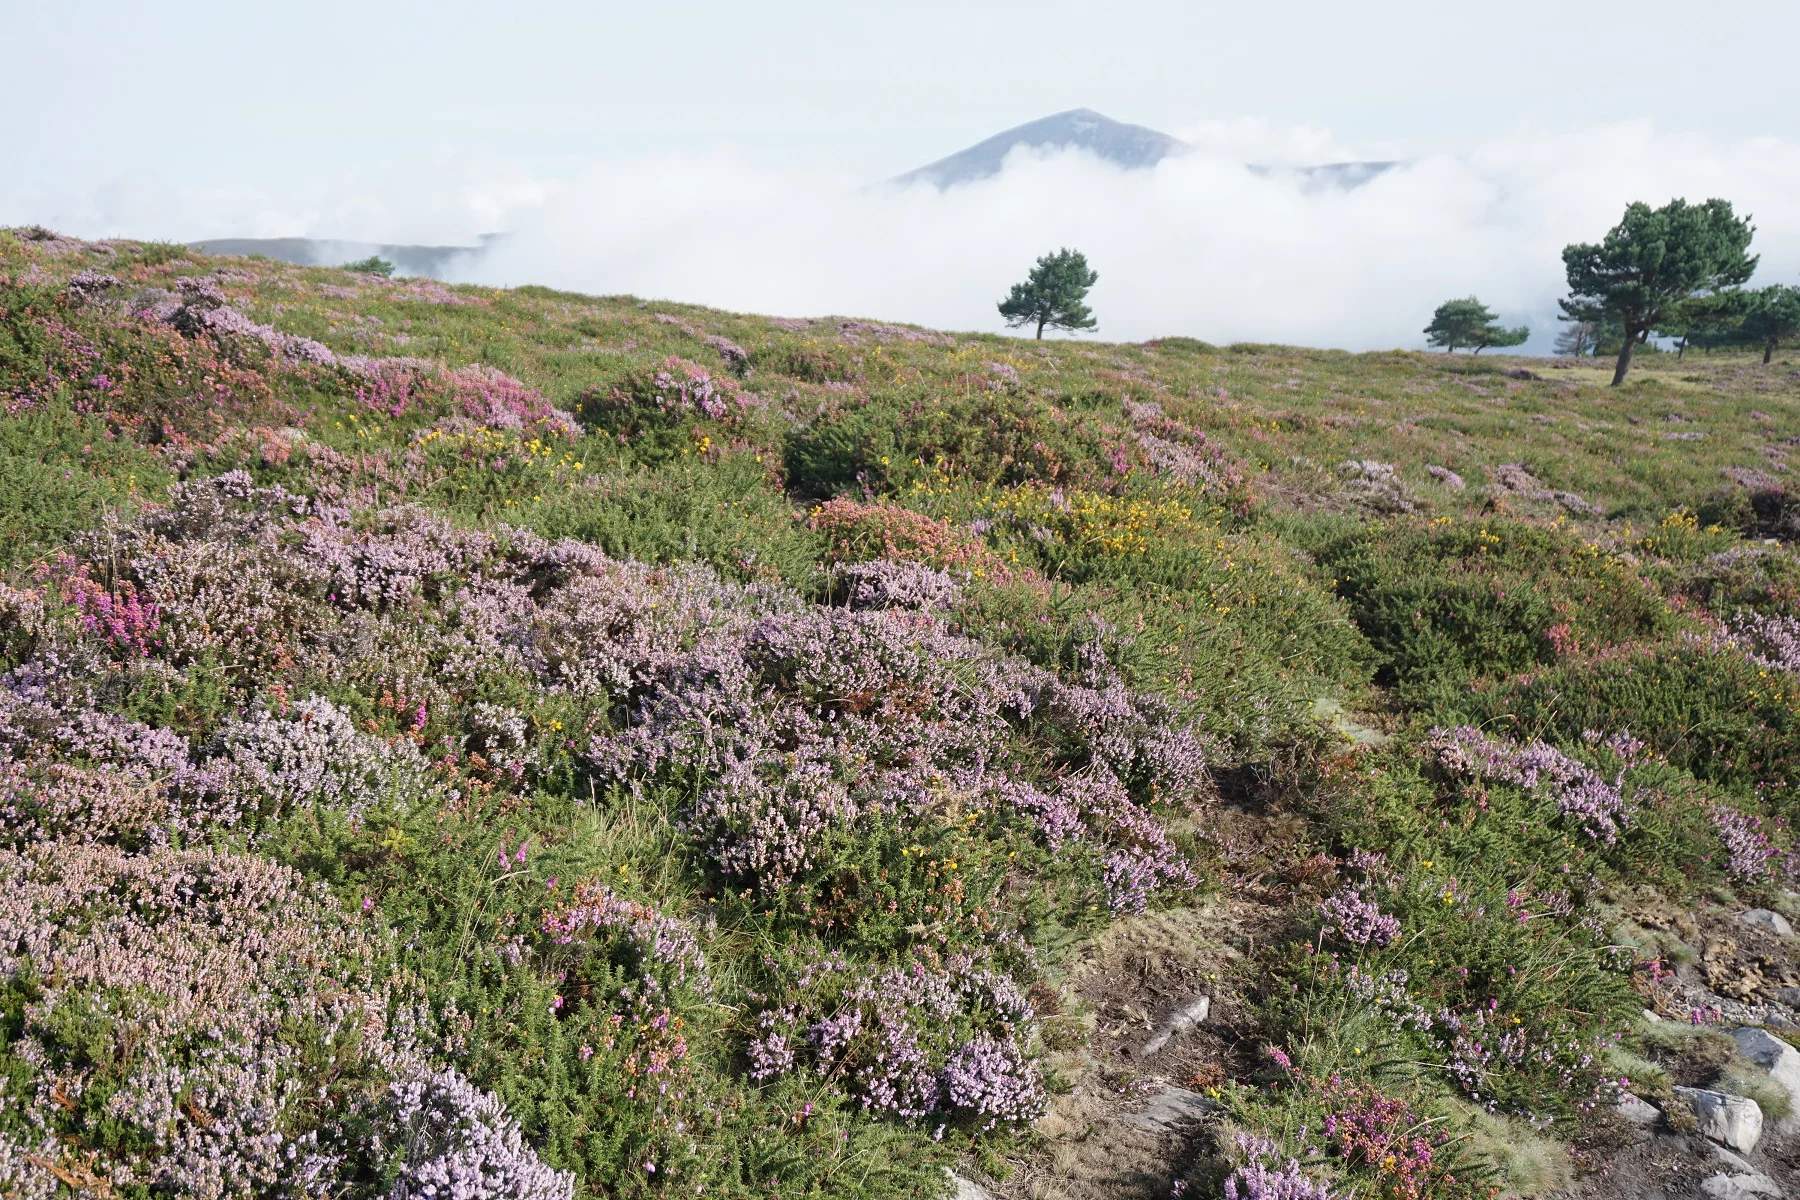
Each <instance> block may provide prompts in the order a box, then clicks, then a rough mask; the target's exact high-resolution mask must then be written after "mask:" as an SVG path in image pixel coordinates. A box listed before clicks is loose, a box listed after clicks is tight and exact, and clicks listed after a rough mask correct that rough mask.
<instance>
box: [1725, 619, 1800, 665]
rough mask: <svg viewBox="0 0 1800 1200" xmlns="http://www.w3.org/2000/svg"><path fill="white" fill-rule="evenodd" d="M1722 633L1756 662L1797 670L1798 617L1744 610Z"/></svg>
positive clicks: (1799, 646)
mask: <svg viewBox="0 0 1800 1200" xmlns="http://www.w3.org/2000/svg"><path fill="white" fill-rule="evenodd" d="M1725 636H1726V640H1727V641H1729V642H1730V643H1731V644H1732V645H1734V646H1737V647H1738V648H1739V649H1741V650H1742V651H1743V652H1744V654H1745V656H1746V657H1747V658H1749V659H1750V661H1751V662H1754V663H1756V664H1757V665H1759V666H1763V667H1767V668H1768V669H1769V670H1771V671H1797V672H1800V617H1790V616H1769V615H1765V614H1763V613H1745V614H1744V615H1742V616H1740V617H1738V618H1737V619H1735V620H1734V621H1732V623H1731V629H1730V631H1729V632H1728V633H1727V634H1726V635H1725Z"/></svg>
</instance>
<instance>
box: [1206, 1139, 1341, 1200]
mask: <svg viewBox="0 0 1800 1200" xmlns="http://www.w3.org/2000/svg"><path fill="white" fill-rule="evenodd" d="M1236 1151H1237V1153H1236V1157H1237V1158H1238V1159H1239V1160H1240V1162H1239V1165H1238V1166H1236V1167H1234V1168H1233V1169H1232V1172H1231V1174H1229V1175H1227V1176H1226V1177H1225V1200H1334V1196H1333V1193H1332V1191H1331V1189H1330V1188H1328V1187H1326V1186H1325V1185H1324V1184H1322V1183H1315V1182H1313V1181H1312V1180H1311V1179H1308V1178H1307V1177H1306V1173H1305V1172H1304V1171H1302V1170H1301V1169H1300V1162H1299V1160H1298V1159H1293V1158H1290V1159H1288V1160H1287V1161H1286V1162H1285V1163H1283V1162H1282V1161H1281V1152H1280V1148H1279V1147H1277V1146H1276V1145H1275V1143H1274V1142H1272V1141H1270V1140H1269V1139H1267V1138H1260V1137H1256V1136H1255V1135H1253V1134H1246V1133H1240V1134H1238V1135H1237V1138H1236Z"/></svg>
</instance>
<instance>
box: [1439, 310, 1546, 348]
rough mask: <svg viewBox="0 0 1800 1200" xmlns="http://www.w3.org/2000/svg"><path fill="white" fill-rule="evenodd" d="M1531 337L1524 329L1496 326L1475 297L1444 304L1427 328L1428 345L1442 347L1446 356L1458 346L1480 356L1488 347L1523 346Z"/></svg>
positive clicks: (1492, 316)
mask: <svg viewBox="0 0 1800 1200" xmlns="http://www.w3.org/2000/svg"><path fill="white" fill-rule="evenodd" d="M1530 336H1531V330H1530V329H1529V328H1528V327H1526V326H1524V325H1521V326H1519V327H1518V328H1517V329H1507V328H1506V327H1505V326H1503V325H1497V324H1495V323H1494V314H1493V313H1492V312H1491V311H1489V310H1488V306H1487V305H1485V304H1483V303H1482V302H1481V301H1479V300H1477V299H1476V298H1475V297H1473V296H1470V297H1468V298H1467V299H1465V300H1446V301H1444V302H1443V303H1442V304H1440V305H1438V307H1437V311H1436V312H1435V313H1433V314H1431V324H1429V325H1427V326H1426V327H1425V341H1426V343H1427V344H1428V345H1432V346H1442V347H1443V348H1444V353H1446V354H1451V353H1454V352H1455V350H1456V348H1457V347H1458V346H1468V347H1470V348H1471V349H1472V350H1473V351H1474V352H1475V353H1476V354H1480V353H1481V352H1482V351H1483V350H1485V349H1486V348H1487V347H1489V346H1517V345H1520V344H1521V343H1523V342H1524V341H1525V339H1526V338H1528V337H1530Z"/></svg>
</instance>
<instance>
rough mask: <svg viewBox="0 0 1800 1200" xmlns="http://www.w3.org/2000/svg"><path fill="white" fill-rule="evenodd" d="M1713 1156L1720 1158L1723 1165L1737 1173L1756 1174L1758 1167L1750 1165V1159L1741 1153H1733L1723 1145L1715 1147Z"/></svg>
mask: <svg viewBox="0 0 1800 1200" xmlns="http://www.w3.org/2000/svg"><path fill="white" fill-rule="evenodd" d="M1713 1157H1714V1158H1716V1159H1718V1160H1719V1164H1720V1165H1721V1166H1723V1167H1725V1168H1726V1169H1727V1170H1729V1171H1732V1172H1733V1173H1735V1174H1740V1175H1754V1174H1756V1168H1755V1167H1753V1166H1751V1165H1750V1160H1749V1159H1747V1158H1745V1157H1743V1156H1742V1155H1739V1154H1733V1153H1732V1152H1731V1151H1729V1150H1727V1149H1726V1148H1725V1147H1723V1146H1714V1147H1713Z"/></svg>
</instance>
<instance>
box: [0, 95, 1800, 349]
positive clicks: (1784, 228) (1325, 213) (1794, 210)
mask: <svg viewBox="0 0 1800 1200" xmlns="http://www.w3.org/2000/svg"><path fill="white" fill-rule="evenodd" d="M1180 132H1181V134H1182V136H1183V137H1184V138H1186V139H1187V140H1189V141H1190V142H1192V143H1193V144H1194V145H1196V147H1197V148H1198V149H1197V150H1196V152H1195V153H1193V154H1189V155H1184V156H1181V157H1178V158H1171V159H1167V160H1164V161H1163V162H1162V163H1161V164H1159V165H1158V166H1157V167H1156V168H1154V169H1151V170H1142V171H1121V170H1119V169H1117V168H1114V167H1111V166H1109V165H1107V164H1104V163H1101V162H1099V161H1097V160H1095V159H1093V158H1091V157H1089V156H1086V155H1082V154H1079V153H1061V154H1050V155H1039V154H1031V153H1015V155H1014V156H1013V158H1011V159H1010V160H1009V162H1008V165H1007V169H1006V170H1005V171H1004V172H1003V173H1002V174H1001V175H999V176H997V177H995V178H992V179H989V180H985V181H982V182H978V183H974V184H968V185H964V186H961V187H957V188H953V189H951V190H949V191H946V192H938V191H937V190H935V189H933V188H931V187H929V186H916V187H911V188H895V187H891V186H880V185H878V186H874V187H870V186H866V180H864V179H860V178H851V177H848V176H847V175H845V174H843V173H838V172H832V171H807V170H795V169H778V168H772V167H768V166H766V165H759V164H758V163H756V162H753V161H750V160H748V159H746V158H745V157H744V156H742V155H741V154H734V153H730V152H720V153H717V154H711V155H684V156H664V157H644V158H634V159H614V160H606V161H601V162H596V163H595V164H593V165H592V166H591V167H590V168H589V169H587V170H586V171H584V172H582V173H580V174H578V175H575V176H572V177H564V178H560V179H546V178H534V177H531V176H529V175H528V174H527V173H524V172H522V171H520V170H518V169H516V168H507V167H506V166H505V165H504V164H499V163H492V162H489V163H479V164H475V163H457V162H442V161H440V162H436V163H432V164H423V165H422V166H421V167H420V168H413V167H408V166H404V165H396V166H395V167H394V168H393V169H392V170H391V171H390V172H389V173H388V174H387V175H386V176H385V177H382V178H369V177H349V176H343V177H338V178H335V179H331V178H326V179H321V178H318V177H311V178H309V179H308V180H307V181H306V183H305V185H304V188H303V189H294V188H289V189H285V190H284V189H279V188H277V189H265V191H263V192H261V193H258V192H255V191H252V190H248V189H235V190H234V189H221V188H213V189H199V188H193V187H187V188H172V187H166V186H164V187H158V186H155V185H154V181H150V182H149V183H146V184H143V185H142V186H123V185H120V184H116V183H115V184H114V185H111V186H109V187H106V188H95V189H91V190H89V191H88V192H86V193H83V195H82V196H81V197H79V198H78V199H76V200H71V199H68V198H66V197H65V198H63V199H61V200H55V201H54V202H52V198H48V197H38V198H30V197H25V196H23V195H21V194H17V193H15V194H14V195H11V196H8V195H5V194H4V189H0V221H4V220H42V221H44V222H45V223H47V224H59V223H60V226H61V227H62V228H64V229H65V230H66V231H68V232H72V233H87V234H102V233H105V234H114V233H117V234H127V235H130V236H140V237H148V236H158V235H159V234H160V235H161V236H182V237H200V236H209V235H210V236H224V235H227V234H240V235H261V236H275V235H288V236H298V235H312V236H321V237H335V238H342V239H345V240H352V239H354V240H367V241H382V242H415V241H416V242H435V243H443V242H447V241H460V242H465V243H466V242H472V241H473V240H474V238H475V236H476V235H478V234H481V233H486V232H492V231H495V230H505V231H507V232H508V236H507V237H506V238H504V239H503V240H502V241H501V242H500V243H499V244H498V245H496V246H495V247H493V248H492V249H490V250H489V251H488V252H487V253H486V254H484V255H482V256H479V257H474V258H471V259H469V260H465V261H464V262H463V264H462V266H461V267H460V271H461V274H460V276H459V277H460V278H463V279H466V280H468V281H471V282H482V283H494V284H523V283H540V284H547V285H550V286H554V287H560V288H566V289H570V290H576V291H585V292H594V293H605V294H616V293H625V292H629V293H634V294H637V295H640V296H646V297H654V298H658V299H668V300H680V301H687V302H692V303H700V304H708V305H713V306H717V307H722V308H729V309H736V310H741V311H750V312H761V313H769V314H780V315H787V316H819V315H825V314H841V315H852V316H863V317H873V318H881V319H885V320H903V321H911V322H917V323H920V324H924V325H930V326H935V327H939V328H949V329H975V330H998V329H1001V328H1003V326H1002V324H1001V322H1000V319H999V316H998V314H997V313H996V312H995V310H994V305H995V302H996V301H997V300H998V299H999V298H1000V297H1001V296H1002V295H1004V294H1005V292H1006V289H1007V288H1008V286H1009V285H1010V284H1012V283H1013V282H1014V281H1016V280H1018V279H1020V278H1022V277H1023V276H1024V274H1025V272H1026V271H1027V270H1028V269H1029V267H1030V266H1031V263H1032V262H1033V260H1034V259H1035V258H1036V257H1037V256H1038V255H1040V254H1043V253H1045V252H1047V251H1051V250H1055V249H1057V248H1058V247H1061V246H1073V247H1076V248H1079V249H1081V250H1082V251H1084V252H1085V253H1086V254H1087V255H1088V258H1089V260H1090V262H1091V263H1092V264H1093V266H1094V267H1095V269H1096V270H1098V271H1099V273H1100V281H1099V283H1098V284H1097V285H1096V287H1095V288H1094V291H1093V294H1092V296H1091V298H1090V299H1091V303H1092V305H1093V307H1094V310H1095V312H1096V313H1097V314H1098V316H1099V318H1100V327H1099V329H1098V330H1097V331H1096V334H1095V336H1098V337H1102V338H1106V339H1120V340H1137V339H1144V338H1150V337H1156V336H1166V335H1173V334H1182V335H1187V336H1191V337H1198V338H1203V339H1205V340H1207V341H1212V342H1220V343H1223V342H1231V341H1264V342H1290V343H1297V344H1302V345H1313V346H1335V347H1343V348H1346V349H1372V348H1384V347H1391V346H1418V345H1420V344H1422V341H1423V339H1422V335H1421V333H1420V330H1421V329H1422V328H1423V326H1424V325H1425V323H1426V322H1427V320H1429V318H1430V315H1431V311H1432V309H1433V308H1434V307H1436V305H1437V304H1438V303H1440V302H1441V301H1443V300H1445V299H1448V298H1451V297H1457V296H1466V295H1469V294H1471V293H1473V294H1476V295H1479V296H1480V297H1481V299H1482V300H1484V301H1486V302H1487V303H1488V304H1489V305H1490V306H1491V307H1493V308H1494V309H1496V310H1497V311H1498V312H1499V313H1500V315H1501V317H1502V318H1503V319H1504V320H1505V321H1506V322H1507V323H1509V324H1518V323H1520V322H1524V323H1528V324H1530V325H1531V326H1532V329H1533V335H1534V336H1533V339H1532V342H1531V344H1530V345H1529V346H1528V347H1527V348H1528V349H1531V350H1539V351H1542V350H1547V349H1548V347H1549V344H1550V341H1551V339H1552V338H1553V337H1554V334H1555V330H1556V300H1557V298H1558V297H1559V296H1560V295H1562V294H1563V291H1564V287H1563V278H1562V263H1561V251H1562V247H1563V246H1564V245H1565V244H1566V243H1568V242H1571V241H1587V240H1597V239H1598V238H1599V237H1601V236H1602V235H1603V234H1604V233H1605V231H1606V230H1607V229H1608V228H1609V227H1610V226H1611V225H1612V224H1613V223H1614V222H1615V221H1617V219H1618V217H1619V215H1620V213H1621V211H1622V210H1623V209H1624V206H1625V205H1626V204H1627V203H1628V202H1630V201H1632V200H1638V199H1642V200H1647V201H1649V202H1651V203H1655V204H1661V203H1663V202H1666V201H1667V200H1668V199H1669V198H1671V197H1674V196H1684V197H1686V198H1688V199H1690V200H1694V201H1699V200H1703V199H1706V198H1707V197H1710V196H1722V197H1725V198H1726V199H1729V200H1731V201H1732V202H1733V203H1734V204H1735V205H1736V206H1737V208H1738V211H1739V212H1749V213H1752V214H1754V216H1755V219H1756V224H1757V228H1758V232H1757V236H1756V242H1755V246H1754V249H1755V250H1757V251H1758V252H1760V253H1761V255H1762V268H1761V270H1760V271H1759V272H1758V276H1757V282H1758V283H1768V282H1774V281H1780V282H1795V281H1796V280H1800V142H1792V141H1785V140H1779V139H1769V138H1763V139H1754V140H1742V141H1722V140H1719V139H1716V138H1708V137H1700V136H1692V135H1683V134H1676V133H1668V132H1664V131H1660V130H1658V129H1657V128H1655V127H1654V126H1653V125H1651V124H1650V123H1648V122H1644V123H1632V124H1623V125H1615V126H1608V127H1599V128H1592V129H1584V130H1578V131H1551V132H1544V131H1536V132H1521V133H1518V134H1516V135H1513V136H1509V137H1504V138H1499V139H1493V140H1490V141H1487V142H1485V143H1484V144H1481V145H1479V146H1476V147H1474V148H1472V149H1470V150H1468V151H1466V152H1463V153H1456V154H1438V155H1426V156H1423V157H1413V158H1411V159H1410V160H1409V161H1406V162H1404V163H1403V165H1401V166H1399V167H1396V168H1394V169H1392V170H1390V171H1388V172H1387V173H1385V174H1383V175H1381V176H1379V177H1378V178H1376V179H1375V180H1373V181H1372V182H1370V183H1368V184H1366V185H1364V186H1362V187H1359V188H1357V189H1355V190H1352V191H1337V190H1330V189H1319V188H1316V187H1312V188H1309V187H1307V186H1306V185H1305V184H1304V183H1303V182H1302V181H1301V180H1299V179H1297V178H1295V177H1293V176H1291V175H1283V174H1280V173H1275V174H1272V175H1271V174H1259V173H1257V172H1254V171H1252V170H1249V169H1247V168H1246V167H1245V166H1244V165H1243V164H1245V163H1246V162H1256V163H1265V164H1281V163H1300V162H1321V161H1332V160H1335V159H1345V158H1355V157H1362V158H1388V157H1404V155H1403V154H1402V153H1400V152H1399V151H1398V150H1396V148H1393V147H1381V148H1350V147H1341V146H1337V145H1335V144H1333V142H1332V140H1331V137H1330V134H1329V132H1328V131H1326V130H1323V129H1320V128H1317V127H1300V128H1282V127H1277V126H1273V125H1271V124H1269V123H1266V122H1260V121H1254V120H1239V121H1231V122H1214V123H1210V124H1206V125H1202V126H1198V127H1195V128H1192V129H1187V130H1182V131H1180ZM1358 149H1360V150H1361V152H1360V153H1358V152H1357V150H1358ZM271 197H273V198H272V199H271ZM27 202H28V203H27ZM24 207H29V208H30V209H31V210H32V211H30V212H25V211H21V210H22V208H24ZM37 213H44V214H45V215H43V216H39V215H36V214H37ZM59 214H60V217H59ZM172 226H173V227H179V228H180V229H181V230H182V232H181V233H179V234H173V233H171V232H162V231H164V230H170V229H171V227H172Z"/></svg>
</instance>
